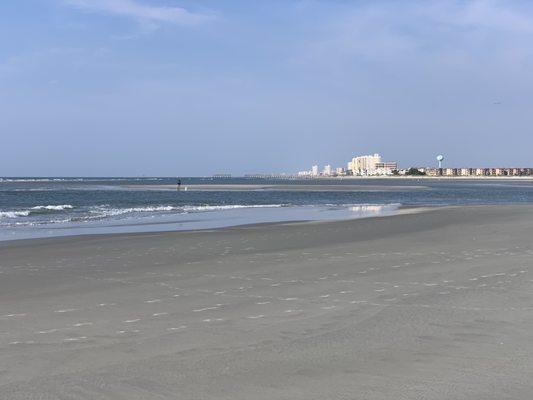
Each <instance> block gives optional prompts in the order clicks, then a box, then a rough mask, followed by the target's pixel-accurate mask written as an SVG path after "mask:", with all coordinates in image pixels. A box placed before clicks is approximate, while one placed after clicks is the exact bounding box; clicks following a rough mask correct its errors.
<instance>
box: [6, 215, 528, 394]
mask: <svg viewBox="0 0 533 400" xmlns="http://www.w3.org/2000/svg"><path fill="white" fill-rule="evenodd" d="M532 231H533V206H497V207H496V206H494V207H493V206H479V207H464V208H441V209H434V210H430V211H426V212H421V213H417V214H404V215H397V216H391V217H382V218H371V219H361V220H354V221H342V222H319V223H317V222H315V223H286V224H265V225H256V226H246V227H234V228H225V229H220V230H212V231H198V232H165V233H145V234H118V235H101V236H85V237H63V238H53V239H34V240H23V241H12V242H3V243H0V399H10V400H11V399H37V398H38V399H54V400H55V399H265V400H266V399H268V400H271V399H302V400H303V399H305V400H308V399H336V398H338V399H345V398H346V399H359V398H360V399H394V400H396V399H413V398H414V399H418V398H420V399H498V400H499V399H530V398H531V393H533V383H532V382H531V376H533V342H532V341H531V332H533V243H532V240H531V237H532V236H533V235H532Z"/></svg>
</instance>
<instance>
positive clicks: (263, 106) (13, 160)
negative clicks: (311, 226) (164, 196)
mask: <svg viewBox="0 0 533 400" xmlns="http://www.w3.org/2000/svg"><path fill="white" fill-rule="evenodd" d="M532 43H533V3H532V2H530V1H497V0H485V1H481V0H474V1H466V0H461V1H459V0H457V1H445V0H441V1H421V0H417V1H415V0H405V1H379V0H373V1H347V0H346V1H342V0H337V1H335V0H328V1H325V0H324V1H320V0H314V1H304V0H302V1H296V0H295V1H291V0H270V1H264V2H262V1H238V0H234V1H220V0H218V1H215V0H211V1H208V0H207V1H204V0H184V1H180V0H17V1H14V0H12V1H2V2H0V110H1V112H0V140H1V142H0V143H1V147H0V149H1V150H0V151H1V157H0V176H12V175H13V176H17V175H18V176H21V175H32V176H33V175H69V176H73V175H84V176H85V175H86V176H91V175H92V176H95V175H96V176H97V175H141V174H145V175H164V176H174V175H181V176H185V175H209V174H212V173H218V172H230V173H233V174H242V173H253V172H282V171H298V170H302V169H308V168H309V167H310V165H311V164H312V163H319V164H321V165H323V164H325V163H331V164H333V165H334V166H336V165H344V164H345V162H346V161H347V160H348V159H349V158H351V157H352V156H353V155H356V154H366V153H374V152H379V153H381V154H382V155H383V156H384V157H385V158H386V159H389V160H397V161H399V162H400V164H401V166H404V167H407V166H410V165H433V164H435V161H434V158H435V156H436V154H438V153H444V154H445V155H446V156H447V161H446V163H447V164H448V165H453V166H477V165H487V166H493V165H502V166H514V165H518V166H533V157H532V153H531V148H532V146H533V96H532V94H533V74H532V73H531V71H533V44H532Z"/></svg>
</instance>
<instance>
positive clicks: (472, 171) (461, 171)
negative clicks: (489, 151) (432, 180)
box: [418, 168, 533, 177]
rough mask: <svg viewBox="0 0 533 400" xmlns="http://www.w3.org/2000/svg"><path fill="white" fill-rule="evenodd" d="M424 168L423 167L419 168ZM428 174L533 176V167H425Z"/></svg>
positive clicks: (449, 175)
mask: <svg viewBox="0 0 533 400" xmlns="http://www.w3.org/2000/svg"><path fill="white" fill-rule="evenodd" d="M418 169H419V170H422V168H418ZM424 172H425V173H426V175H427V176H448V177H453V176H459V177H482V176H496V177H503V176H533V168H425V169H424Z"/></svg>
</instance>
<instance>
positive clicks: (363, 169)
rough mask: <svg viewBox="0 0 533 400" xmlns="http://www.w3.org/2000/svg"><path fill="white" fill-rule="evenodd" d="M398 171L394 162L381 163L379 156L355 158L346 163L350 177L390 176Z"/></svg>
mask: <svg viewBox="0 0 533 400" xmlns="http://www.w3.org/2000/svg"><path fill="white" fill-rule="evenodd" d="M397 170H398V163H397V162H394V161H382V160H381V156H380V155H379V154H377V153H376V154H373V155H366V156H357V157H354V158H352V161H350V162H349V163H348V171H349V172H350V173H351V174H352V175H358V176H368V175H392V173H393V171H397Z"/></svg>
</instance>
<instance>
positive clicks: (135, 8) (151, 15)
mask: <svg viewBox="0 0 533 400" xmlns="http://www.w3.org/2000/svg"><path fill="white" fill-rule="evenodd" d="M65 2H66V4H67V5H69V6H71V7H75V8H77V9H80V10H84V11H87V12H97V13H103V14H108V15H116V16H123V17H129V18H134V19H136V20H138V21H140V22H143V23H151V24H161V23H168V24H175V25H183V26H193V25H198V24H201V23H204V22H206V21H208V20H211V19H213V16H212V15H208V14H202V13H195V12H191V11H188V10H186V9H185V8H182V7H177V6H172V7H170V6H157V5H153V3H152V4H144V3H141V2H139V1H134V0H65Z"/></svg>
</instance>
